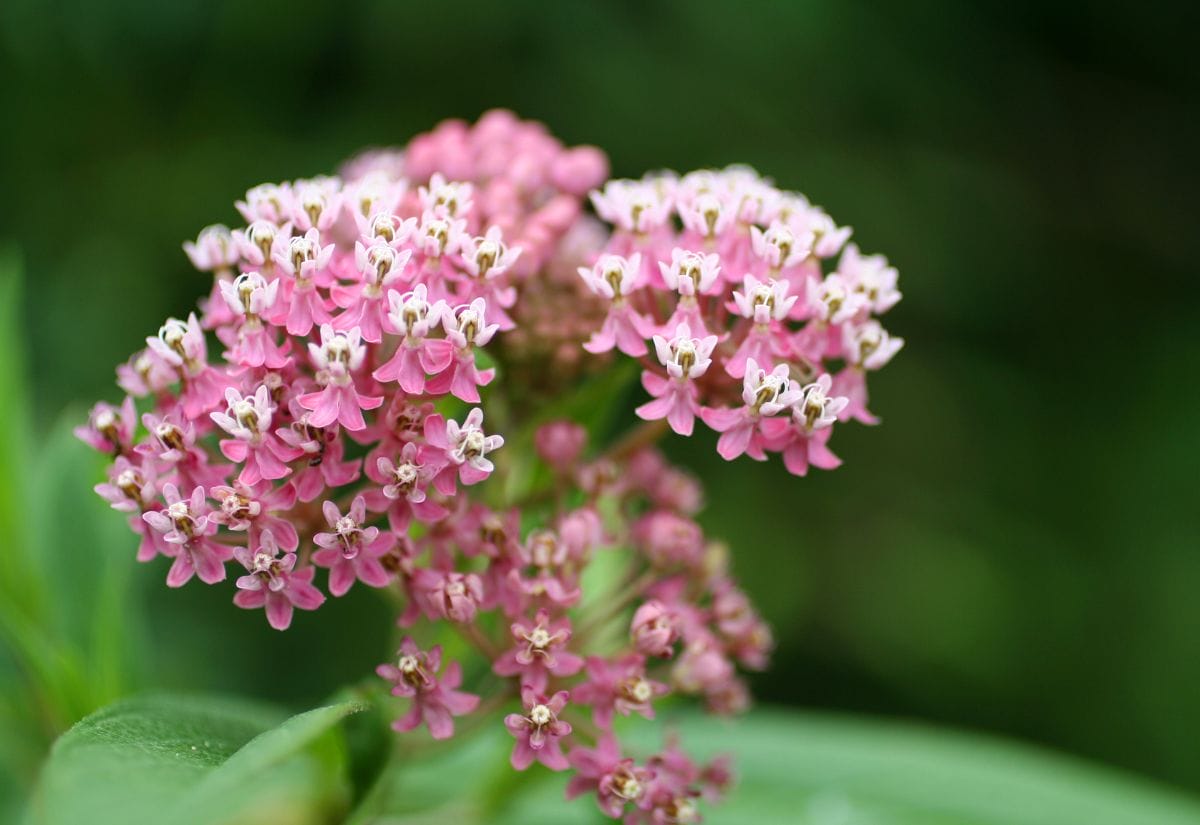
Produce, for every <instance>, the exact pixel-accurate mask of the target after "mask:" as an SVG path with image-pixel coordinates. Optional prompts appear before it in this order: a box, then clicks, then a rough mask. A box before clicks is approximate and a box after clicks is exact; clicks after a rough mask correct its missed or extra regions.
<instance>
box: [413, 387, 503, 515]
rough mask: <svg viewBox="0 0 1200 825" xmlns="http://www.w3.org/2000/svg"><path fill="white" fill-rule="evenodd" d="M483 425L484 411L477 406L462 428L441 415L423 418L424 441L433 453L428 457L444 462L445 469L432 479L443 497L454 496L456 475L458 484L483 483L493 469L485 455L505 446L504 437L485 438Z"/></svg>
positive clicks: (487, 436) (493, 466)
mask: <svg viewBox="0 0 1200 825" xmlns="http://www.w3.org/2000/svg"><path fill="white" fill-rule="evenodd" d="M482 425H483V410H481V409H480V408H479V407H475V408H474V409H472V410H471V411H470V412H469V413H467V417H466V420H465V421H463V423H462V425H461V426H459V424H458V422H456V421H446V420H445V419H443V418H442V417H441V416H440V415H431V416H429V417H428V418H427V419H425V440H426V441H427V442H428V443H429V447H430V448H431V450H432V452H430V453H429V455H430V456H431V457H432V459H433V460H435V461H436V460H440V461H443V462H446V463H445V465H444V466H445V469H444V470H442V471H441V472H440V473H439V474H438V475H437V477H436V478H435V479H434V484H435V486H436V487H437V488H438V490H439V491H440V492H441V493H442V494H443V495H453V494H454V479H455V476H456V475H457V477H458V480H459V481H461V482H462V483H463V484H465V485H468V486H469V485H472V484H478V483H479V482H481V481H483V480H484V479H485V478H487V477H488V476H490V475H491V474H492V470H494V469H495V465H494V464H492V462H491V459H489V458H488V457H487V456H488V453H491V452H493V451H495V450H498V449H500V448H501V447H503V446H504V437H503V436H499V435H486V434H485V433H484V432H483V427H482Z"/></svg>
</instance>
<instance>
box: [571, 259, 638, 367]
mask: <svg viewBox="0 0 1200 825" xmlns="http://www.w3.org/2000/svg"><path fill="white" fill-rule="evenodd" d="M641 267H642V256H641V255H639V254H637V253H634V254H633V255H631V256H630V257H629V258H628V259H626V258H623V257H621V256H620V255H601V256H600V258H599V260H597V261H596V263H595V264H594V265H593V266H592V267H591V268H590V269H589V268H587V267H579V276H580V277H581V278H583V282H584V283H585V284H587V287H588V289H590V290H591V291H592V292H593V293H595V294H596V295H599V296H601V297H603V298H607V299H608V300H609V301H610V304H609V308H608V314H607V315H606V316H605V318H604V325H603V326H602V327H601V328H600V330H599V331H598V332H595V333H593V334H592V337H591V338H590V339H589V340H588V341H587V343H585V344H584V345H583V348H584V349H586V350H587V351H588V352H593V353H601V352H608V351H609V350H611V349H612V348H613V347H616V348H617V349H619V350H620V351H621V352H623V353H625V354H626V355H631V356H633V357H634V358H640V357H641V356H643V355H645V354H646V339H648V338H649V337H650V336H651V335H653V334H654V322H653V321H651V320H650V319H649V318H647V317H646V316H645V315H643V314H641V313H640V312H638V311H637V310H635V309H634V308H633V306H632V305H631V304H630V303H629V300H628V296H629V295H630V294H631V293H632V292H633V291H634V290H635V289H637V288H639V287H640V286H642V285H643V280H644V279H643V278H642V277H641Z"/></svg>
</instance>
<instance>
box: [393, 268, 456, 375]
mask: <svg viewBox="0 0 1200 825" xmlns="http://www.w3.org/2000/svg"><path fill="white" fill-rule="evenodd" d="M387 300H388V307H389V308H388V313H387V324H386V325H385V328H386V329H387V331H388V332H391V333H393V334H396V335H399V336H400V337H401V342H400V346H399V347H398V348H397V349H396V353H395V354H394V355H393V356H392V357H391V359H390V360H388V361H387V362H386V363H385V364H383V365H382V366H380V367H379V369H377V370H375V372H374V374H373V375H374V378H375V380H376V381H381V382H383V383H388V382H390V381H398V382H399V383H400V389H402V390H404V391H405V392H408V393H413V394H420V393H423V392H424V391H425V382H426V374H429V375H439V374H440V373H442V372H443V371H445V370H446V369H447V368H448V367H449V366H450V363H451V361H452V360H453V357H454V356H453V344H452V343H451V342H450V341H447V340H445V339H438V338H430V337H429V333H430V332H431V331H432V330H433V329H434V328H435V327H436V326H437V325H438V324H439V322H440V321H441V319H442V316H443V315H444V314H447V313H449V312H450V308H449V307H447V306H446V302H445V301H441V300H438V301H434V302H433V303H430V302H429V292H428V288H427V287H426V286H425V284H417V285H416V286H415V287H413V289H412V291H411V292H407V293H405V294H403V295H401V294H400V293H399V292H397V291H395V290H390V291H389V292H388V296H387Z"/></svg>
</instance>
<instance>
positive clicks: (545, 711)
mask: <svg viewBox="0 0 1200 825" xmlns="http://www.w3.org/2000/svg"><path fill="white" fill-rule="evenodd" d="M553 719H554V712H553V711H552V710H550V708H548V707H546V706H545V705H534V706H533V710H531V711H529V721H530V722H533V724H535V725H537V726H538V727H539V728H541V727H545V726H546V725H548V724H550V722H551V721H552V720H553Z"/></svg>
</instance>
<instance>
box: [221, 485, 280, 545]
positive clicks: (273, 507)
mask: <svg viewBox="0 0 1200 825" xmlns="http://www.w3.org/2000/svg"><path fill="white" fill-rule="evenodd" d="M208 495H209V497H210V498H212V500H213V501H215V502H217V507H218V509H217V510H216V511H215V512H214V513H213V514H212V520H213V521H215V522H216V523H217V524H220V525H223V526H224V527H227V528H228V529H230V530H231V531H233V532H235V533H238V532H243V531H245V532H248V533H249V537H250V543H251V544H256V543H258V541H259V537H260V536H261V535H262V534H263V533H264V532H269V533H271V535H272V541H274V542H276V543H277V544H278V546H279V547H280V548H281V549H283V550H284V551H286V552H289V553H292V552H295V550H296V548H297V547H299V546H300V536H299V534H298V533H297V532H296V527H295V525H293V524H292V522H291V521H289V520H288V519H286V518H284V517H283V516H282V515H280V514H286V513H287V512H288V511H289V510H291V509H292V507H293V506H294V505H295V504H296V488H295V487H294V486H292V485H291V484H284V485H282V486H280V487H273V486H272V485H271V483H270V482H269V481H266V480H263V481H260V482H258V483H257V484H255V485H253V486H247V485H245V484H242V483H240V482H238V483H237V484H235V485H234V486H232V487H230V486H227V485H218V486H215V487H211V488H209V491H208Z"/></svg>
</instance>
